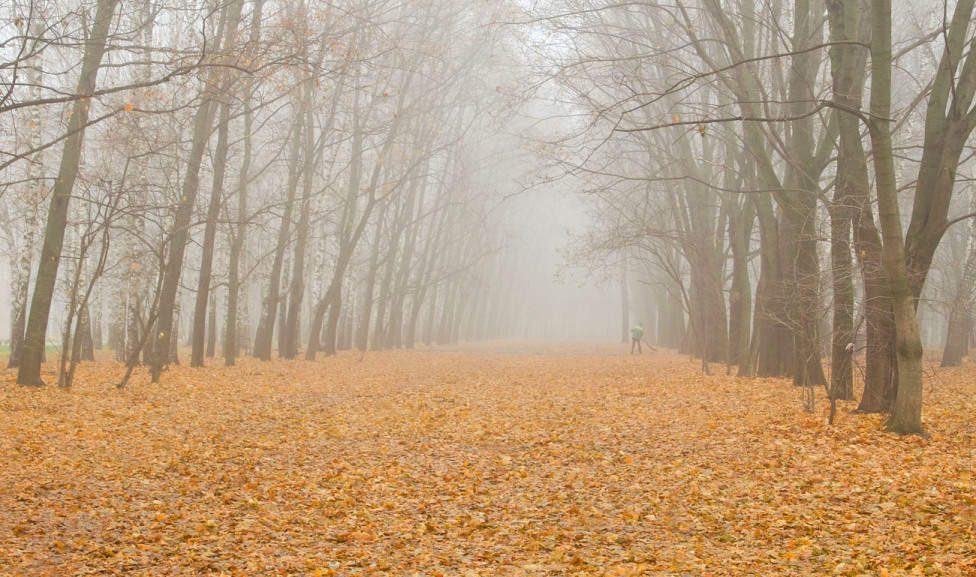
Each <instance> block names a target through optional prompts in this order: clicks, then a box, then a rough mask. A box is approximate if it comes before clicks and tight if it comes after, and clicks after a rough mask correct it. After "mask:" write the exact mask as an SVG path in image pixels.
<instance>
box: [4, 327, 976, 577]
mask: <svg viewBox="0 0 976 577" xmlns="http://www.w3.org/2000/svg"><path fill="white" fill-rule="evenodd" d="M626 352H627V345H615V346H613V345H606V344H595V345H586V344H572V345H567V344H558V343H548V344H540V343H526V342H514V341H513V342H501V343H492V344H490V345H480V346H475V345H471V346H464V347H458V348H451V349H433V350H423V351H398V352H383V353H368V354H366V355H365V356H364V357H361V356H360V355H359V354H356V353H345V354H340V355H339V356H337V357H334V358H329V359H322V360H319V361H317V362H314V363H309V362H305V361H274V362H268V363H261V362H257V361H253V360H251V359H244V360H243V361H242V362H241V363H240V364H239V366H237V367H235V368H224V367H223V366H221V363H219V360H218V362H215V363H214V364H213V366H208V367H207V368H205V369H189V368H187V367H183V366H180V367H175V368H174V369H173V370H171V371H169V372H167V373H165V374H164V382H163V384H162V385H160V386H151V385H149V384H148V383H147V379H146V376H145V375H144V374H143V373H142V372H140V373H138V374H137V376H136V378H135V379H134V380H133V382H132V383H131V384H130V385H129V387H128V388H127V389H125V390H122V391H118V390H116V389H115V387H114V383H115V382H117V381H118V379H119V376H120V374H121V368H120V366H119V365H117V364H116V363H114V362H107V361H106V362H100V363H86V364H84V365H83V366H82V367H81V369H80V372H79V375H78V377H77V385H76V386H75V387H74V388H73V389H72V390H70V391H63V390H58V389H57V388H56V387H50V386H49V387H47V388H45V389H42V390H32V389H27V388H22V387H19V386H17V385H15V384H14V380H15V376H16V375H15V372H14V371H11V370H6V369H4V370H2V371H0V575H2V576H14V575H16V576H21V575H59V576H67V575H122V574H130V575H207V574H213V575H291V574H294V575H309V576H317V575H424V576H428V575H445V576H446V575H461V576H467V575H540V576H541V575H618V576H621V575H675V576H677V575H689V576H696V577H704V576H720V575H757V576H758V575H761V576H775V575H797V576H800V575H818V576H819V575H873V576H886V575H887V576H894V575H970V576H971V575H976V538H974V537H973V532H974V531H976V479H974V475H976V470H974V464H976V444H974V442H973V440H974V436H976V362H973V363H971V364H968V365H964V366H963V367H961V368H958V369H951V370H950V369H945V370H942V371H940V372H939V373H938V374H937V375H935V376H934V377H933V378H931V380H930V382H929V383H927V385H926V399H925V402H926V405H925V424H926V429H927V431H928V432H929V433H931V437H930V438H928V439H922V438H918V437H906V438H902V437H898V436H895V435H891V434H889V433H886V432H885V431H884V430H883V427H882V419H881V417H880V416H877V415H855V414H851V413H850V410H851V409H853V408H854V407H855V404H853V403H845V404H843V406H842V407H841V410H840V411H839V413H838V417H837V422H836V424H835V425H833V426H828V425H827V423H826V412H827V403H826V402H825V400H824V396H823V393H822V391H818V392H817V407H816V411H815V413H813V414H808V413H805V412H803V409H802V404H801V395H800V391H799V390H797V389H794V388H793V387H792V386H791V385H790V384H789V383H788V382H787V381H784V380H762V379H737V378H734V377H727V376H725V375H724V372H725V371H724V367H713V369H714V370H715V371H716V372H719V373H721V374H719V375H717V376H710V377H709V376H703V375H702V374H701V368H700V365H699V364H697V363H695V362H691V361H689V359H688V358H687V357H678V356H675V355H673V354H667V353H663V352H661V353H654V354H647V352H645V354H644V355H642V356H630V355H627V354H626ZM52 368H53V365H52ZM49 380H52V377H49Z"/></svg>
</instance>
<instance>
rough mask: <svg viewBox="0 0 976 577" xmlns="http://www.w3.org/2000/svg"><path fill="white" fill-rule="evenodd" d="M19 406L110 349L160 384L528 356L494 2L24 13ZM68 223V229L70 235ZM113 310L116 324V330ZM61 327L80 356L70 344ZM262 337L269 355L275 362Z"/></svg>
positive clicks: (20, 41)
mask: <svg viewBox="0 0 976 577" xmlns="http://www.w3.org/2000/svg"><path fill="white" fill-rule="evenodd" d="M3 11H5V12H6V14H4V21H5V22H8V24H5V25H4V28H3V39H2V40H3V42H2V44H0V50H2V51H3V53H4V54H3V57H2V58H0V60H2V61H3V64H2V65H0V126H2V128H0V130H2V131H3V132H4V133H5V134H10V135H12V136H13V138H11V139H10V141H9V144H10V146H5V149H4V150H3V151H2V153H0V154H2V158H0V175H2V177H3V178H2V181H3V184H2V188H0V194H2V195H3V196H2V202H0V205H2V206H3V212H0V218H2V219H3V222H2V225H3V228H4V231H5V235H6V239H5V241H6V247H5V248H6V250H5V252H6V254H7V255H8V259H9V262H8V268H9V270H10V272H11V283H10V284H11V295H12V299H11V300H12V312H11V318H12V319H13V322H12V325H13V330H12V339H11V344H12V351H11V356H10V365H11V366H12V367H18V382H20V383H22V384H25V385H32V386H40V385H42V384H43V381H42V378H41V376H42V375H41V368H42V364H41V363H42V360H43V357H44V355H45V350H46V347H47V345H48V343H50V342H57V337H58V336H60V342H61V345H62V355H61V365H60V370H59V373H58V374H59V377H58V379H59V384H61V385H62V386H70V384H71V381H72V378H73V376H74V370H75V367H76V365H77V363H78V362H79V361H80V360H82V359H85V358H91V356H92V350H93V349H94V348H97V347H98V346H100V345H101V344H102V342H103V340H106V339H105V338H103V329H104V328H105V327H107V335H105V336H107V340H108V342H109V345H110V346H111V347H113V348H115V350H116V351H117V355H118V359H119V360H120V361H123V362H125V363H126V364H127V366H128V371H127V373H126V376H125V379H124V380H123V381H122V383H121V384H120V386H122V385H124V384H125V382H127V381H128V379H129V377H130V376H131V374H132V371H133V369H135V368H136V367H138V366H140V365H142V364H145V365H148V366H149V367H150V370H151V375H152V380H153V381H154V382H157V381H159V379H160V377H161V373H162V371H163V370H164V369H165V367H166V366H167V365H168V364H170V363H173V362H176V361H177V360H178V358H177V350H178V349H177V345H178V344H179V343H178V340H179V335H180V330H179V324H180V319H181V318H182V319H187V320H186V324H187V326H186V327H185V330H184V331H183V333H184V334H185V335H186V336H187V338H188V341H189V344H190V346H191V353H190V359H189V360H190V364H191V366H203V364H204V362H205V361H204V359H205V357H206V356H208V355H209V356H214V355H215V354H216V352H217V348H218V346H217V345H218V341H219V342H220V343H221V344H222V346H221V347H220V348H221V349H222V352H223V357H224V359H225V362H226V364H228V365H233V364H234V363H235V359H236V358H237V357H238V355H239V354H240V353H241V351H242V350H243V351H247V352H250V353H251V354H253V355H254V356H255V357H258V358H260V359H270V358H271V356H272V354H273V352H272V351H273V348H274V347H275V346H277V354H278V356H280V357H283V358H288V359H292V358H296V357H298V356H304V358H306V359H314V358H315V356H316V353H318V352H324V353H325V354H327V355H328V354H335V352H336V351H337V350H340V349H343V348H348V347H352V346H356V347H358V348H359V349H361V350H366V349H368V348H372V349H382V348H390V347H413V346H414V344H415V343H417V342H420V341H424V342H427V343H431V342H437V343H447V342H455V341H457V340H458V339H459V338H461V337H462V336H463V337H466V338H479V337H482V336H487V335H502V334H507V333H508V332H511V330H512V327H514V326H515V325H516V320H515V319H516V318H517V314H518V310H517V306H518V305H517V302H516V301H515V300H514V299H513V296H514V295H517V292H518V287H517V286H516V285H514V284H513V283H509V284H508V286H503V287H501V288H500V289H498V290H494V289H493V288H492V287H494V286H496V285H495V284H493V283H489V282H488V281H489V279H491V278H493V277H496V276H498V275H499V271H501V270H502V269H503V268H504V267H506V266H509V265H510V263H511V259H512V257H511V250H510V248H511V243H510V242H508V240H509V239H507V238H506V236H505V233H504V230H505V229H504V227H503V226H502V224H501V223H502V222H503V221H504V218H505V211H506V208H505V207H504V206H499V202H500V199H501V198H502V197H504V196H505V194H507V193H510V192H511V191H509V190H506V189H505V187H507V186H511V183H512V182H513V181H512V178H511V177H512V174H510V173H506V172H505V171H504V170H502V169H498V168H497V167H498V166H499V165H500V163H504V162H512V161H513V160H512V159H513V158H514V156H513V151H515V150H517V149H518V148H519V147H518V146H516V145H517V140H515V139H514V138H512V137H505V136H504V135H501V136H500V134H501V132H500V129H501V128H504V127H505V124H506V123H505V122H504V121H503V120H502V119H503V118H504V117H506V116H507V115H506V113H505V111H506V110H507V109H508V108H509V107H510V106H511V105H512V98H511V97H510V94H511V89H512V88H513V86H514V84H513V80H512V76H511V75H507V76H499V74H498V73H497V72H496V68H495V67H494V66H493V64H494V63H495V62H496V61H497V60H498V59H499V58H503V57H504V54H505V53H506V51H510V50H512V48H513V44H512V43H511V42H510V40H509V39H506V38H505V37H504V36H503V35H501V34H499V33H498V31H497V28H495V27H492V26H491V23H492V22H493V21H494V20H496V19H497V18H498V14H497V13H496V12H497V9H496V8H495V7H492V6H485V5H482V4H481V3H478V4H475V3H469V2H463V1H462V2H451V3H447V2H428V1H423V0H416V1H413V0H408V1H406V2H402V1H379V2H377V1H372V0H370V1H366V0H349V1H344V2H330V3H317V2H311V1H308V0H284V1H271V0H219V1H218V0H214V1H211V2H203V3H202V4H188V5H180V4H179V3H172V2H160V1H158V0H140V1H137V2H132V3H128V2H127V3H123V2H120V1H119V0H92V1H87V0H77V1H68V0H58V1H54V0H31V1H29V2H27V3H14V4H13V5H9V6H8V7H6V8H4V9H3ZM45 212H46V214H45ZM105 311H107V312H105ZM52 326H59V327H60V332H61V334H60V335H52V334H51V333H52V330H51V327H52ZM252 336H253V339H252Z"/></svg>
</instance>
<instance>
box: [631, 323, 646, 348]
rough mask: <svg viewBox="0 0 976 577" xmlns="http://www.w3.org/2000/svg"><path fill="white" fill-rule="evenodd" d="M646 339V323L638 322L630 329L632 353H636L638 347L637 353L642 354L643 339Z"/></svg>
mask: <svg viewBox="0 0 976 577" xmlns="http://www.w3.org/2000/svg"><path fill="white" fill-rule="evenodd" d="M643 339H644V325H643V324H641V323H637V324H636V325H634V328H632V329H630V354H634V347H635V346H636V347H637V354H638V355H639V354H642V353H643V351H641V341H642V340H643Z"/></svg>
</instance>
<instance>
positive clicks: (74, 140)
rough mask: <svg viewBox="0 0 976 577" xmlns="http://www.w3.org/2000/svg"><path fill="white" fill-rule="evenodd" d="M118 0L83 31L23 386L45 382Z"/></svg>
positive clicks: (104, 5) (103, 3) (109, 0)
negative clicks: (54, 307)
mask: <svg viewBox="0 0 976 577" xmlns="http://www.w3.org/2000/svg"><path fill="white" fill-rule="evenodd" d="M118 4H119V0H99V2H98V7H97V8H96V12H95V20H94V22H93V23H92V28H91V31H90V33H89V34H88V42H87V44H86V46H85V54H84V57H83V58H82V63H81V76H80V78H79V81H78V87H77V93H78V95H80V96H81V97H80V98H79V99H78V100H76V101H75V103H74V105H73V107H72V114H71V118H70V119H68V131H67V134H68V136H67V138H65V141H64V149H63V152H62V155H61V167H60V169H59V170H58V178H57V180H56V181H55V184H54V190H53V191H52V193H51V204H50V206H49V208H48V216H47V225H46V227H45V232H44V244H43V246H42V248H41V262H40V264H39V265H38V271H37V277H36V280H35V282H34V295H33V298H32V299H31V309H30V317H29V318H28V321H27V326H26V329H25V333H24V348H23V354H22V357H21V364H20V367H19V370H18V372H17V382H18V383H20V384H22V385H28V386H34V387H39V386H44V381H43V380H41V362H42V360H43V356H44V348H45V346H46V345H47V324H48V319H49V317H50V314H51V302H52V299H53V297H54V288H55V284H56V282H57V277H58V265H59V264H60V261H61V248H62V245H63V244H64V228H65V226H66V224H67V220H68V203H69V202H70V200H71V192H72V189H73V188H74V183H75V178H76V177H77V175H78V165H79V162H80V160H81V152H82V147H83V144H84V136H85V126H86V125H87V124H88V116H89V108H90V106H91V101H92V94H94V92H95V86H96V79H97V76H98V69H99V67H100V66H101V63H102V56H103V55H104V54H105V44H106V40H107V39H108V33H109V28H110V27H111V24H112V19H113V16H114V14H115V9H116V7H117V6H118Z"/></svg>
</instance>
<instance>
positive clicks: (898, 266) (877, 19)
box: [868, 0, 922, 435]
mask: <svg viewBox="0 0 976 577" xmlns="http://www.w3.org/2000/svg"><path fill="white" fill-rule="evenodd" d="M871 8H872V13H871V16H872V18H871V24H872V34H871V115H872V117H871V119H870V120H869V122H868V128H869V132H870V135H871V146H872V151H873V155H872V157H873V160H874V171H875V178H876V182H877V188H878V214H879V217H880V223H881V235H882V238H883V242H884V250H883V255H884V269H885V275H886V278H887V281H888V289H889V293H890V296H891V304H892V309H893V310H894V313H895V351H896V355H897V357H896V358H897V367H898V388H897V393H896V396H895V403H894V406H893V407H892V414H891V418H890V419H889V421H888V428H889V430H891V431H892V432H895V433H899V434H903V435H904V434H921V433H922V341H921V337H920V335H919V330H918V321H917V318H916V316H915V299H914V298H913V296H912V287H911V281H910V279H909V276H908V267H907V261H906V257H905V243H904V236H903V235H902V227H901V214H900V210H899V207H898V187H897V182H896V177H895V163H894V155H893V153H892V146H891V133H890V129H889V126H888V122H889V120H888V119H889V118H890V117H891V1H890V0H873V3H872V7H871Z"/></svg>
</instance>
